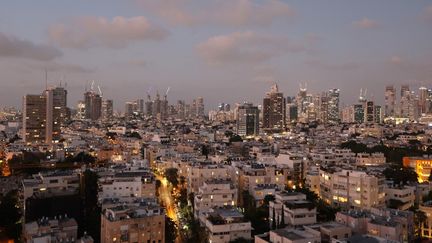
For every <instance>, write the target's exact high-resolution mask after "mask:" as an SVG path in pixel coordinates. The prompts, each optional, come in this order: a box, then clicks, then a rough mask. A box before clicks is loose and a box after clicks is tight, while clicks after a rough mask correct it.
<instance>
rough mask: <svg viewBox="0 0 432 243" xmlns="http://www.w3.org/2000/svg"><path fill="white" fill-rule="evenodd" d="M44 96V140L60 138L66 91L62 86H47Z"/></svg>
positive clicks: (64, 116) (55, 140)
mask: <svg viewBox="0 0 432 243" xmlns="http://www.w3.org/2000/svg"><path fill="white" fill-rule="evenodd" d="M45 97H46V122H47V124H46V142H47V143H51V142H52V141H54V142H58V141H59V140H60V133H61V127H62V126H63V125H64V122H65V120H66V118H67V112H68V111H67V91H66V90H65V89H64V88H63V87H55V88H49V89H47V90H46V91H45Z"/></svg>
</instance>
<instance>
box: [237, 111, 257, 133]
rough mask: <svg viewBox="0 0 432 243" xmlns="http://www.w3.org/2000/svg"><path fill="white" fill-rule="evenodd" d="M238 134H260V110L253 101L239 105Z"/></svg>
mask: <svg viewBox="0 0 432 243" xmlns="http://www.w3.org/2000/svg"><path fill="white" fill-rule="evenodd" d="M237 134H238V135H240V136H255V135H258V134H259V110H258V107H257V106H254V105H253V104H251V103H244V104H243V105H241V106H239V107H238V117H237Z"/></svg>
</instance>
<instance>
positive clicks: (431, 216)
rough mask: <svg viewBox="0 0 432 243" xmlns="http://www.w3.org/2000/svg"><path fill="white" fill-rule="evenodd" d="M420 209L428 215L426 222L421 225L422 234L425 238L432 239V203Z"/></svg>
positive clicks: (423, 205) (427, 203)
mask: <svg viewBox="0 0 432 243" xmlns="http://www.w3.org/2000/svg"><path fill="white" fill-rule="evenodd" d="M419 209H420V210H421V211H423V212H424V213H425V214H426V217H427V219H426V222H424V223H422V224H421V228H420V232H421V236H422V237H424V238H428V239H432V201H428V202H424V203H423V204H421V205H420V206H419Z"/></svg>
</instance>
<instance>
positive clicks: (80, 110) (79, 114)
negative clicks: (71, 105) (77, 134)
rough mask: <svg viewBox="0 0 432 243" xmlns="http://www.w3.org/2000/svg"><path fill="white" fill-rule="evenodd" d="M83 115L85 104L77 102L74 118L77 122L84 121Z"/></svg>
mask: <svg viewBox="0 0 432 243" xmlns="http://www.w3.org/2000/svg"><path fill="white" fill-rule="evenodd" d="M85 113H86V109H85V102H84V101H82V100H80V101H78V104H77V113H76V118H77V119H78V120H83V119H85Z"/></svg>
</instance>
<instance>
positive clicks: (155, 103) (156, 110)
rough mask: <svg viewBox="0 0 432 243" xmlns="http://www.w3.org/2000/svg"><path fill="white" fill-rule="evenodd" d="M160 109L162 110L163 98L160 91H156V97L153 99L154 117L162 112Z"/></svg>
mask: <svg viewBox="0 0 432 243" xmlns="http://www.w3.org/2000/svg"><path fill="white" fill-rule="evenodd" d="M160 111H161V100H160V95H159V91H158V92H157V93H156V99H155V100H154V101H153V108H152V113H153V114H152V115H153V117H157V115H158V114H160Z"/></svg>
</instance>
